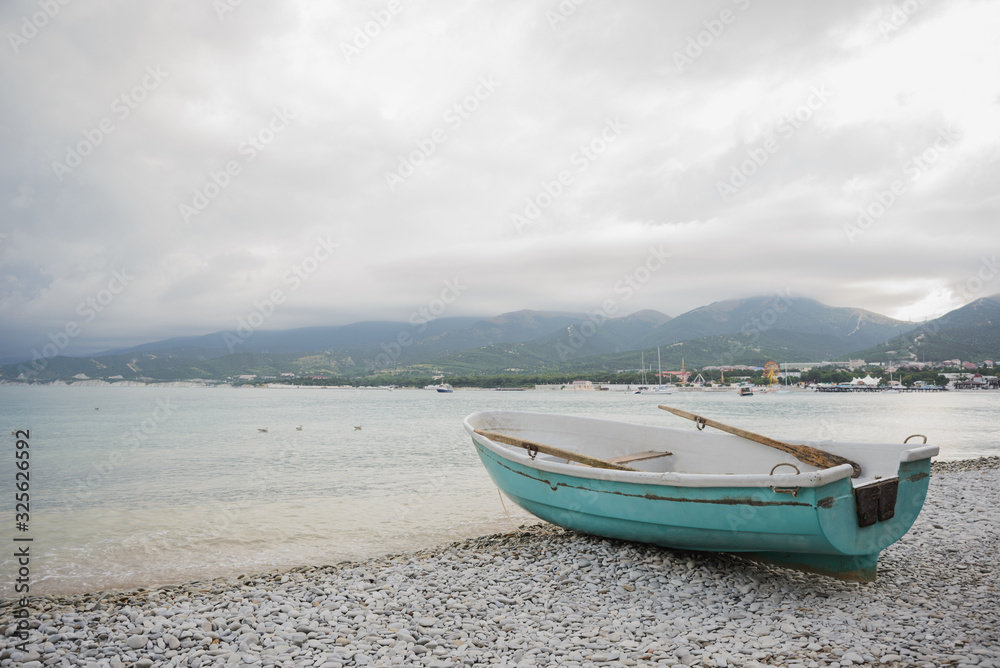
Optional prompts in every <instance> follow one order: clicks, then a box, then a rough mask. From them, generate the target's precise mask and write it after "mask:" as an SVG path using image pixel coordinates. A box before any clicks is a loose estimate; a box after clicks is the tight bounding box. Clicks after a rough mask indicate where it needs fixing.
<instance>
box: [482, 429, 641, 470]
mask: <svg viewBox="0 0 1000 668" xmlns="http://www.w3.org/2000/svg"><path fill="white" fill-rule="evenodd" d="M476 433H477V434H479V435H480V436H483V437H484V438H488V439H490V440H491V441H496V442H497V443H505V444H507V445H513V446H515V447H518V448H524V449H525V450H527V451H528V452H529V453H533V452H535V453H537V452H541V453H543V454H546V455H553V456H555V457H560V458H562V459H568V460H569V461H573V462H579V463H580V464H585V465H587V466H592V467H594V468H598V469H612V470H614V471H638V470H639V469H634V468H632V467H631V466H624V465H622V464H615V463H614V462H609V461H607V460H604V459H598V458H597V457H591V456H590V455H581V454H580V453H579V452H573V451H572V450H563V449H562V448H557V447H555V446H554V445H545V444H544V443H536V442H535V441H528V440H526V439H523V438H518V437H517V436H508V435H507V434H501V433H500V432H497V431H482V430H479V429H476Z"/></svg>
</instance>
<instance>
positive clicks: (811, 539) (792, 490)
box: [467, 414, 936, 581]
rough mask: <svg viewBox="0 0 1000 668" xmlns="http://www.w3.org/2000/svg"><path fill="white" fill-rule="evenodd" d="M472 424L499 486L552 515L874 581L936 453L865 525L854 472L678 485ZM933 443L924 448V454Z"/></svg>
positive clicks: (916, 505)
mask: <svg viewBox="0 0 1000 668" xmlns="http://www.w3.org/2000/svg"><path fill="white" fill-rule="evenodd" d="M479 415H482V414H479ZM470 417H471V416H470ZM564 419H565V418H564ZM579 420H588V419H587V418H579ZM467 424H468V421H467ZM494 426H495V425H494ZM632 427H633V429H634V428H635V427H636V426H635V425H633V426H632ZM649 429H657V428H649ZM470 431H472V436H473V443H474V445H475V447H476V450H477V452H478V454H479V457H480V458H481V460H482V462H483V465H484V466H485V468H486V470H487V472H488V473H489V475H490V477H491V478H492V479H493V481H494V483H496V485H497V487H499V488H500V489H501V490H502V491H503V492H504V494H505V495H507V496H508V497H509V498H510V499H511V500H513V501H514V502H515V503H517V504H518V505H519V506H521V507H522V508H524V509H525V510H527V511H528V512H530V513H532V514H533V515H535V516H537V517H539V518H541V519H543V520H545V521H547V522H551V523H553V524H557V525H559V526H562V527H565V528H567V529H573V530H575V531H580V532H583V533H588V534H593V535H597V536H603V537H607V538H614V539H620V540H629V541H638V542H643V543H651V544H654V545H659V546H663V547H669V548H678V549H684V550H695V551H712V552H732V553H737V554H740V555H741V556H744V557H749V558H752V559H755V560H760V561H765V562H769V563H774V564H780V565H783V566H786V567H791V568H795V569H798V570H803V571H808V572H814V573H821V574H824V575H830V576H833V577H837V578H841V579H846V580H856V581H871V580H874V579H875V575H876V564H877V561H878V555H879V552H881V551H882V550H883V549H884V548H886V547H887V546H889V545H891V544H892V543H894V542H895V541H897V540H899V538H901V537H902V536H903V535H904V534H905V533H906V532H907V531H908V530H909V528H910V527H911V526H912V524H913V522H914V521H915V520H916V518H917V515H918V514H919V512H920V509H921V507H922V506H923V503H924V499H925V498H926V495H927V487H928V481H929V474H930V457H929V456H927V457H919V458H915V459H913V460H912V461H901V462H899V463H898V469H897V470H896V471H893V472H892V474H893V475H896V476H897V477H898V488H897V490H896V498H895V503H894V507H893V512H892V516H891V517H887V518H884V519H881V520H878V521H875V522H874V523H872V524H870V525H869V526H859V512H858V500H857V496H856V493H855V487H856V484H855V482H854V481H853V480H852V479H851V477H850V476H849V474H848V475H844V476H842V477H839V478H837V479H835V480H832V481H829V482H826V483H824V484H816V485H815V486H805V485H794V486H792V485H786V484H782V485H777V484H773V483H774V481H776V480H777V479H776V478H775V477H773V476H767V477H766V478H765V479H764V482H765V483H771V484H761V485H753V484H748V480H747V479H746V477H744V479H742V480H740V484H738V485H734V486H727V485H725V484H718V482H719V476H717V475H716V476H712V477H711V484H707V485H705V486H698V485H696V484H692V481H691V480H688V479H686V478H683V476H677V477H678V479H679V480H680V482H681V483H683V484H669V480H665V479H667V478H669V477H670V476H669V475H665V474H666V473H667V472H663V473H661V474H660V475H655V474H656V473H657V472H656V471H653V472H642V473H639V474H630V473H619V472H607V471H603V470H602V471H601V472H600V473H599V474H598V473H594V471H595V469H589V468H586V467H582V466H573V465H570V464H568V463H565V462H552V461H550V462H549V463H547V464H546V465H545V466H544V467H540V466H539V464H540V462H539V461H538V460H535V459H532V458H530V457H528V456H526V455H525V454H524V451H523V450H520V449H518V448H510V447H505V446H503V445H501V444H498V443H494V442H492V441H490V440H489V439H487V438H484V437H482V436H480V435H479V434H476V433H475V429H472V430H470ZM668 431H672V430H668ZM668 447H670V446H668ZM931 451H932V449H928V448H924V449H923V452H922V453H921V454H926V453H929V452H931ZM933 451H934V452H936V449H933ZM545 469H548V470H545ZM559 469H562V470H559ZM688 477H691V476H690V474H688ZM695 477H696V476H695ZM877 477H878V478H882V477H883V476H877ZM682 478H683V479H682ZM780 478H781V480H782V481H783V482H784V481H789V480H791V481H792V482H794V481H795V477H787V476H781V477H780ZM723 482H724V479H723ZM749 482H750V483H752V480H751V481H749ZM821 482H822V481H821ZM665 483H666V484H665Z"/></svg>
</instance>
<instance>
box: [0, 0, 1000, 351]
mask: <svg viewBox="0 0 1000 668" xmlns="http://www.w3.org/2000/svg"><path fill="white" fill-rule="evenodd" d="M218 5H219V3H215V4H213V3H204V4H189V5H169V6H152V7H151V6H145V5H141V4H138V5H137V4H134V3H123V2H117V1H114V0H105V1H103V2H94V3H84V4H77V3H71V4H68V5H60V9H59V12H58V14H57V15H55V16H52V17H50V18H49V19H48V20H47V22H46V24H45V25H44V26H41V27H37V29H36V30H34V32H33V33H32V30H31V29H30V28H26V27H25V25H26V24H25V23H24V21H25V20H27V21H28V22H29V23H30V22H31V21H32V20H33V19H32V18H31V17H32V16H33V15H34V14H36V13H37V12H38V11H39V9H38V5H37V4H36V3H31V2H14V3H7V4H5V5H4V7H3V8H2V9H0V33H2V34H3V35H4V36H5V41H4V43H3V44H2V45H0V85H2V86H3V90H4V91H5V94H4V95H3V96H2V97H0V128H3V130H2V131H0V155H2V156H3V159H2V160H0V195H2V202H3V203H2V204H0V235H3V236H0V275H2V276H3V277H4V278H3V283H2V289H0V313H2V314H3V320H2V324H0V340H2V341H3V346H0V348H2V350H0V357H9V356H17V355H23V354H27V352H28V351H30V349H31V348H32V347H38V346H40V345H42V344H44V343H45V342H46V341H47V340H48V339H47V337H48V335H49V334H50V333H51V332H53V331H60V330H61V328H63V327H64V326H65V324H66V323H67V322H76V321H79V324H80V326H81V332H80V334H79V336H78V337H76V338H75V339H74V340H73V341H72V342H71V344H70V345H69V346H68V347H67V348H66V350H65V351H64V352H66V353H68V354H77V353H79V354H82V353H84V352H88V351H91V350H93V349H95V348H96V347H97V346H98V345H105V344H106V343H107V342H116V343H118V342H120V343H123V344H124V343H135V342H140V341H142V340H146V339H149V338H159V337H161V336H163V337H165V336H170V335H177V334H197V333H203V332H207V331H212V330H216V329H223V328H229V327H233V326H234V325H235V323H236V321H237V319H238V318H239V317H241V316H245V315H246V313H248V312H249V311H250V310H251V309H253V308H254V303H255V300H256V301H259V300H261V299H266V298H267V297H268V295H269V294H271V293H272V292H273V291H274V290H279V291H281V293H282V295H283V296H284V297H286V299H285V301H284V302H283V303H282V304H281V305H280V307H279V308H276V309H275V311H274V314H273V316H271V318H270V319H269V320H268V323H267V327H268V328H279V327H294V326H305V325H314V324H337V323H346V322H351V321H357V320H364V319H376V318H399V319H405V318H406V317H407V316H408V315H409V314H410V313H411V312H412V311H413V310H414V309H415V308H418V307H420V306H421V305H424V304H426V303H428V301H429V300H431V299H433V298H434V297H435V296H437V295H438V294H439V293H440V291H441V289H442V285H443V284H444V282H445V281H448V280H455V279H456V278H457V279H460V280H461V281H463V282H464V284H466V285H467V286H468V288H467V289H466V290H464V291H463V293H462V296H461V298H460V299H458V300H456V302H455V303H454V304H453V305H451V306H450V307H449V309H450V310H449V313H448V314H449V315H494V314H496V313H498V312H500V311H504V310H514V309H521V308H536V309H555V310H586V309H593V308H597V307H598V306H599V305H600V304H601V302H602V300H605V299H608V298H612V299H617V300H618V302H619V305H620V306H621V308H622V311H623V312H631V311H634V310H639V309H642V308H653V309H657V310H660V311H664V312H666V313H668V314H671V315H677V314H679V313H681V312H683V311H685V310H688V309H690V308H694V307H697V306H700V305H703V304H706V303H709V302H712V301H717V300H721V299H728V298H731V297H738V296H747V295H752V294H766V293H771V292H773V291H775V290H779V289H780V290H792V291H793V292H794V293H795V294H800V295H802V296H809V297H814V298H817V299H820V300H822V301H825V302H827V303H830V304H833V305H838V306H859V307H863V308H869V309H872V310H875V311H880V312H884V313H887V314H888V315H895V316H901V317H915V318H921V317H925V316H932V315H936V314H938V313H940V312H941V311H942V310H945V309H948V308H954V307H957V306H959V305H961V303H963V301H964V300H967V299H968V298H969V295H968V294H964V293H962V292H961V290H959V289H957V288H956V286H959V285H961V284H962V283H963V281H965V280H967V278H968V276H970V275H973V274H974V273H975V272H976V270H977V268H978V267H979V266H980V264H981V262H982V256H984V254H985V255H986V256H991V255H992V253H994V252H995V249H996V247H997V245H998V243H997V242H998V241H1000V238H998V232H997V226H996V220H997V213H998V208H1000V200H998V198H997V196H996V194H995V192H996V187H995V184H996V183H997V182H998V177H1000V173H998V171H1000V159H998V157H1000V147H998V142H997V140H996V135H995V128H996V127H997V126H998V121H1000V118H998V117H1000V104H998V100H1000V90H998V87H1000V84H997V82H996V81H995V77H993V76H990V75H991V73H994V72H996V71H1000V48H998V47H997V46H996V43H995V42H996V40H995V38H994V36H993V35H992V34H991V33H990V31H989V29H988V28H989V26H991V25H995V22H996V19H997V18H998V16H997V14H998V12H1000V10H998V9H997V8H996V6H995V5H994V4H992V3H980V2H954V3H948V4H946V5H930V4H919V5H918V6H917V7H916V9H915V10H914V7H912V6H911V5H907V8H909V9H910V10H911V11H909V13H907V12H905V11H903V10H902V9H900V7H902V5H900V6H896V5H880V6H871V5H870V4H868V3H863V2H860V1H857V2H848V3H827V4H824V5H821V6H817V5H808V6H806V5H800V4H798V3H778V4H774V3H772V4H766V5H765V4H760V3H756V2H752V3H751V2H743V1H738V2H720V3H717V4H714V5H683V6H682V7H677V6H676V5H671V4H669V3H655V2H644V3H638V4H636V3H633V4H629V5H627V6H621V5H602V4H593V3H584V4H582V5H580V6H578V7H577V8H576V10H575V11H573V12H572V13H570V14H568V15H565V16H563V15H562V14H559V13H558V12H559V7H560V5H559V4H558V3H548V4H545V3H543V4H541V5H539V4H537V3H532V2H513V3H507V2H505V3H489V2H487V3H479V4H475V5H463V6H450V5H436V4H434V3H429V2H403V3H400V4H399V5H398V6H397V5H393V7H398V8H399V11H398V12H396V13H392V12H390V11H389V5H388V3H378V2H369V3H360V2H358V3H337V4H336V5H332V6H308V5H305V6H287V5H280V6H278V5H276V6H259V5H252V4H248V3H242V4H240V5H238V6H234V7H233V10H232V11H230V12H224V13H222V15H221V16H220V13H219V11H218V7H217V6H218ZM563 5H564V6H568V5H566V3H563ZM900 12H902V13H900ZM26 17H27V18H26ZM365 31H367V34H366V33H365ZM28 33H31V34H30V36H28ZM11 35H14V37H11ZM818 91H822V94H819V93H818ZM609 123H611V124H612V125H611V126H609V125H608V124H609ZM609 127H613V128H614V130H613V131H611V130H608V128H609ZM942 132H944V133H946V135H948V136H949V137H951V139H950V140H948V141H943V140H940V139H939V138H940V137H941V133H942ZM949 133H950V134H949ZM935 146H936V147H937V148H936V149H935ZM915 161H916V162H915ZM894 184H895V188H896V190H897V191H898V192H896V193H894V192H893V187H894ZM730 188H731V189H732V190H730ZM887 193H888V194H887ZM890 195H891V198H890ZM532 207H534V208H532ZM865 212H868V214H867V218H865V217H864V214H865ZM528 214H532V215H531V218H530V220H528V224H526V225H525V224H519V223H518V222H517V221H518V218H517V217H518V216H520V217H521V219H522V220H524V219H526V218H527V216H528ZM324 244H325V245H324ZM333 245H336V249H335V250H324V249H327V248H330V249H332V248H333ZM651 248H656V249H660V248H662V249H665V250H666V251H669V252H670V254H671V256H670V260H669V261H668V262H667V263H666V264H665V265H664V266H663V267H661V268H658V269H657V270H656V271H655V272H653V273H652V274H651V276H650V278H649V279H648V281H646V282H644V283H643V284H642V285H641V289H639V290H634V291H633V292H632V293H631V294H630V295H629V298H628V299H627V300H626V299H624V296H625V294H624V292H623V291H618V292H616V290H615V287H616V285H619V282H620V281H622V280H623V277H625V276H628V275H629V272H634V271H635V270H636V268H637V267H640V266H642V263H643V262H644V261H645V259H646V258H647V256H648V254H649V253H650V249H651ZM320 256H322V259H318V258H319V257H320ZM308 268H311V270H310V271H307V269H308ZM116 271H118V272H121V271H125V272H126V275H128V276H133V277H134V278H133V279H131V280H129V281H128V282H127V285H123V286H122V288H123V289H122V290H120V291H119V292H116V293H114V294H113V299H112V300H110V301H109V303H108V304H106V305H102V309H101V311H100V312H96V311H95V317H93V318H92V319H91V320H89V321H87V322H84V321H83V318H82V317H81V316H80V314H79V305H80V304H81V303H83V304H86V303H87V302H86V300H87V299H88V298H91V299H96V298H97V296H98V295H101V294H103V293H102V292H101V291H102V290H105V291H106V290H108V285H109V283H110V282H112V281H114V280H115V278H114V276H115V274H114V272H116ZM115 286H117V285H116V284H115ZM983 290H984V292H987V293H990V294H992V293H996V292H1000V286H993V287H992V288H991V286H989V285H987V286H984V288H983ZM109 294H110V293H109ZM84 311H86V308H85V309H84ZM98 342H100V344H98Z"/></svg>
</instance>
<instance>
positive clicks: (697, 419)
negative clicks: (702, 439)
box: [694, 415, 706, 431]
mask: <svg viewBox="0 0 1000 668" xmlns="http://www.w3.org/2000/svg"><path fill="white" fill-rule="evenodd" d="M705 422H706V420H705V418H703V417H702V416H700V415H695V416H694V426H696V427H698V431H704V430H705Z"/></svg>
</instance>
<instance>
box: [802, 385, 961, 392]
mask: <svg viewBox="0 0 1000 668" xmlns="http://www.w3.org/2000/svg"><path fill="white" fill-rule="evenodd" d="M816 391H817V392H888V391H892V392H947V390H946V389H945V388H943V387H941V386H940V385H932V386H929V387H879V386H875V387H872V386H870V385H829V386H826V387H821V386H819V385H817V386H816Z"/></svg>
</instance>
